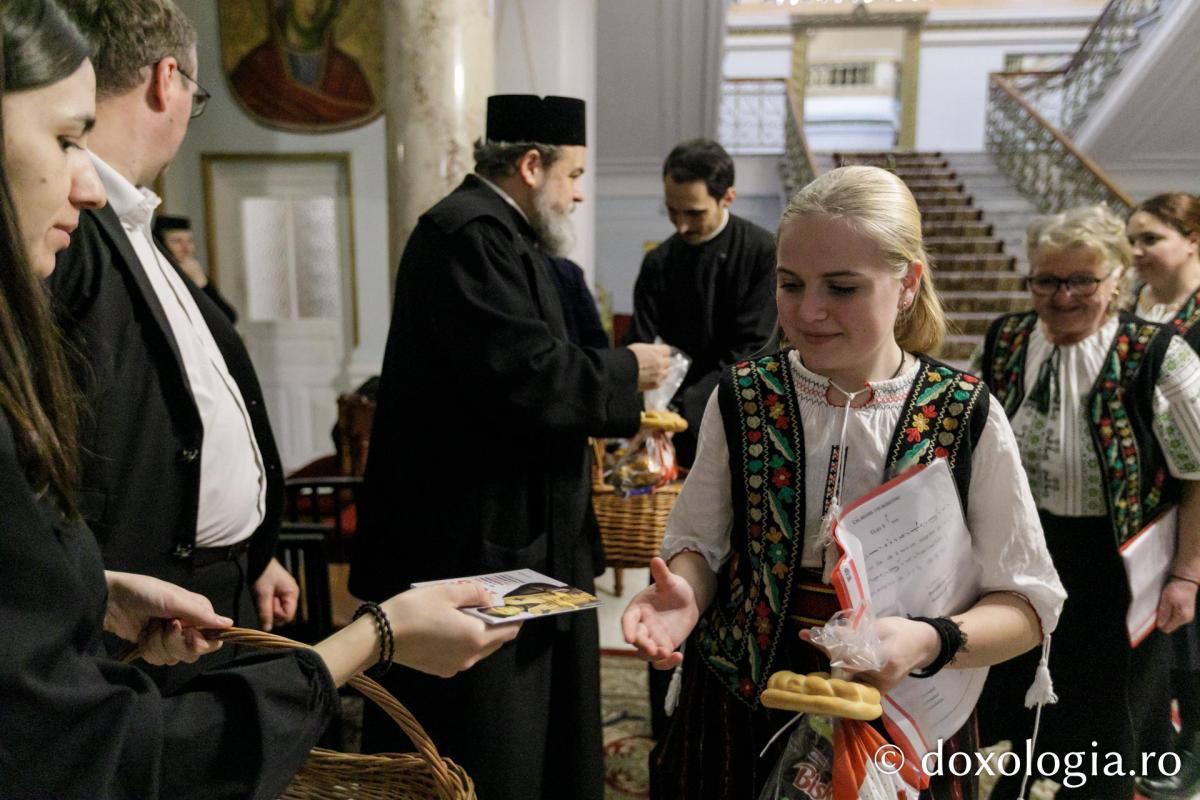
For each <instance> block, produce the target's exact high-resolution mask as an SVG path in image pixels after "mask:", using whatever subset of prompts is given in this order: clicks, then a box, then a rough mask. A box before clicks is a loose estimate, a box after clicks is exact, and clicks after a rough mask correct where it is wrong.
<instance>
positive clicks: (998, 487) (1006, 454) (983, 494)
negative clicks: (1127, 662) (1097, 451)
mask: <svg viewBox="0 0 1200 800" xmlns="http://www.w3.org/2000/svg"><path fill="white" fill-rule="evenodd" d="M971 475H972V480H971V487H970V490H969V491H970V502H969V503H968V504H967V508H968V513H967V527H969V528H970V530H971V538H972V542H973V544H972V550H973V552H974V555H975V562H976V563H977V564H978V565H979V570H980V584H981V586H982V589H983V592H984V593H985V594H986V593H989V592H1012V593H1015V594H1019V595H1021V596H1023V597H1025V598H1026V599H1027V600H1028V601H1029V604H1030V605H1031V606H1033V610H1034V611H1035V612H1036V613H1037V616H1038V620H1039V622H1040V623H1041V626H1042V630H1043V631H1044V632H1046V633H1050V632H1052V631H1053V630H1054V628H1055V627H1056V626H1057V625H1058V618H1059V614H1060V613H1061V612H1062V606H1063V601H1064V600H1066V597H1067V593H1066V591H1065V590H1064V589H1063V586H1062V582H1061V581H1060V580H1059V578H1058V572H1057V570H1055V568H1054V562H1053V561H1052V560H1051V558H1050V551H1049V550H1048V549H1047V548H1046V538H1045V534H1044V533H1043V532H1042V523H1041V521H1040V520H1039V518H1038V513H1037V508H1036V506H1035V505H1034V502H1033V495H1032V494H1030V491H1029V484H1028V482H1027V481H1026V478H1025V471H1024V470H1023V469H1022V467H1021V457H1020V453H1019V451H1018V450H1017V442H1016V439H1015V438H1014V437H1013V433H1012V429H1011V428H1010V427H1009V425H1008V419H1007V418H1006V417H1005V415H1004V409H1003V408H1002V407H1001V406H1000V404H999V403H991V404H990V406H989V407H988V418H987V425H986V426H985V427H984V429H983V434H982V435H981V436H980V437H979V444H977V445H976V446H975V450H974V452H973V453H972V456H971Z"/></svg>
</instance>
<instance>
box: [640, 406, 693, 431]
mask: <svg viewBox="0 0 1200 800" xmlns="http://www.w3.org/2000/svg"><path fill="white" fill-rule="evenodd" d="M642 427H643V428H655V429H657V430H660V431H668V432H670V433H679V432H680V431H686V430H687V427H688V423H687V420H686V419H684V418H683V417H681V416H680V415H679V414H676V413H675V412H674V411H643V412H642Z"/></svg>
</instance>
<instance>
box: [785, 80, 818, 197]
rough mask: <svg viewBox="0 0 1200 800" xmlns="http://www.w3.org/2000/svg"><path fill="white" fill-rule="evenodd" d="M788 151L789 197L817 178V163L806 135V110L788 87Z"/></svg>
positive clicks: (786, 165) (787, 180) (787, 187)
mask: <svg viewBox="0 0 1200 800" xmlns="http://www.w3.org/2000/svg"><path fill="white" fill-rule="evenodd" d="M787 110H788V115H787V131H786V135H787V150H786V152H785V153H784V162H783V183H784V187H785V188H786V190H787V194H788V197H791V196H792V195H793V194H795V193H796V192H797V191H799V190H800V188H801V187H803V186H804V185H805V184H807V183H809V182H811V181H812V179H813V178H815V177H817V175H818V174H819V173H818V170H817V161H816V159H815V158H813V154H812V150H811V149H810V148H809V146H808V137H807V136H805V135H804V110H803V109H802V108H801V107H800V99H799V98H798V97H796V93H795V91H793V90H792V87H791V86H788V87H787Z"/></svg>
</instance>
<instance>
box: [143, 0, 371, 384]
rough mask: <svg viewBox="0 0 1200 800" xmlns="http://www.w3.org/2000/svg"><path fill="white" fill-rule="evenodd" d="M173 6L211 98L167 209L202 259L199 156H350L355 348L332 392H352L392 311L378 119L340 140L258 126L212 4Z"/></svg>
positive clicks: (170, 180)
mask: <svg viewBox="0 0 1200 800" xmlns="http://www.w3.org/2000/svg"><path fill="white" fill-rule="evenodd" d="M177 2H178V4H179V6H180V8H182V9H183V10H184V12H185V13H186V14H187V15H188V16H189V17H190V18H191V19H192V21H193V22H194V23H195V25H196V28H197V34H198V37H199V44H198V48H197V50H198V53H199V60H200V75H199V80H200V82H201V83H203V84H204V88H205V89H207V90H208V91H209V92H211V93H212V96H213V99H212V100H211V101H210V102H209V104H208V107H207V108H206V109H205V111H204V114H203V116H201V117H200V118H198V119H195V120H192V123H191V127H190V129H189V132H188V136H187V139H185V140H184V143H183V147H182V148H181V149H180V151H179V155H178V156H177V157H176V159H175V162H174V163H173V164H172V165H171V169H170V170H169V171H168V172H167V175H166V178H165V201H166V208H167V210H168V211H169V212H170V213H172V214H182V215H185V216H188V217H191V218H192V220H193V226H194V227H195V228H196V232H197V236H196V239H197V243H198V246H199V248H200V257H201V259H202V260H203V259H206V258H207V253H206V252H205V242H204V238H205V237H204V231H205V230H206V228H205V225H206V220H205V218H204V191H203V186H202V182H201V175H200V154H201V153H332V152H347V153H349V154H350V159H351V182H352V186H353V189H354V220H353V228H354V248H355V254H356V255H355V262H356V265H355V272H356V277H357V287H358V288H357V295H358V296H357V301H358V329H359V344H358V346H357V347H356V348H353V350H352V351H351V352H350V353H349V361H348V363H347V365H346V375H345V377H344V379H343V381H342V383H343V385H341V386H338V387H335V388H337V389H339V390H344V389H348V388H353V385H356V384H357V383H358V382H361V380H362V379H364V378H365V377H366V376H368V375H372V374H375V373H377V372H378V371H379V366H380V364H381V363H382V361H383V347H384V343H385V341H386V339H387V329H388V322H389V315H390V309H391V295H390V287H389V283H388V267H389V265H388V242H387V233H386V232H387V226H388V216H387V166H386V163H385V156H384V135H383V119H382V118H380V119H378V120H375V121H374V122H372V123H370V124H369V125H367V126H365V127H362V128H358V129H355V130H352V131H348V132H345V133H336V134H323V135H306V134H296V133H284V132H281V131H273V130H269V129H267V128H264V127H262V126H260V125H258V124H257V123H255V122H253V121H252V120H251V119H250V118H249V117H248V116H246V115H245V114H244V113H242V111H241V109H240V107H239V106H238V105H237V104H236V101H235V100H234V99H233V98H232V97H231V96H230V93H229V89H228V87H227V84H226V82H225V79H224V77H223V76H222V75H221V58H220V45H219V39H218V31H217V10H216V3H213V2H206V1H205V0H177ZM205 263H207V262H205ZM347 344H349V343H347Z"/></svg>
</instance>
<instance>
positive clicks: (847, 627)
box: [759, 608, 927, 800]
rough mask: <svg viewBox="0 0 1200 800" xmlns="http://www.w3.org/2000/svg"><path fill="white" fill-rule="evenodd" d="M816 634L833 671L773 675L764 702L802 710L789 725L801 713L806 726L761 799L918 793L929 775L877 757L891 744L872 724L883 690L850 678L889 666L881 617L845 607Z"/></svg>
mask: <svg viewBox="0 0 1200 800" xmlns="http://www.w3.org/2000/svg"><path fill="white" fill-rule="evenodd" d="M809 638H810V641H812V642H813V643H816V644H820V645H821V647H822V648H823V649H825V651H826V652H828V653H829V661H830V665H831V666H832V668H833V675H830V674H829V673H827V672H814V673H810V674H808V675H799V674H796V673H794V672H789V671H787V670H780V671H779V672H776V673H774V674H773V675H771V676H770V678H768V679H767V687H766V688H765V689H764V690H763V692H762V695H761V696H760V697H759V700H760V701H761V702H762V704H763V705H764V706H766V707H767V708H775V709H780V710H783V711H791V712H796V714H797V717H795V718H793V720H792V722H789V723H788V725H791V724H792V723H793V722H795V721H796V719H797V718H798V719H799V720H800V724H799V725H798V726H797V727H796V729H795V730H794V731H793V732H792V733H791V735H790V736H789V738H788V741H787V743H786V745H785V746H784V748H783V752H782V753H781V754H780V755H779V756H778V757H777V760H776V763H775V768H774V770H773V771H772V773H771V775H770V777H769V778H768V780H767V783H766V786H765V787H764V788H763V791H762V793H761V794H760V795H759V800H790V799H791V798H797V799H799V798H817V797H820V798H831V799H832V800H859V798H875V797H888V798H893V797H896V798H916V797H917V796H918V793H919V789H920V787H921V786H922V784H926V785H927V781H923V780H922V777H923V776H922V774H921V773H920V771H919V770H918V769H917V767H916V765H915V764H906V763H900V764H899V765H897V766H898V771H897V772H895V773H891V772H887V771H883V770H881V769H880V767H879V763H878V762H877V761H876V754H877V753H879V752H880V751H881V748H883V747H885V745H887V742H886V740H884V738H883V737H882V736H881V735H880V733H879V732H878V731H876V730H875V728H874V727H872V726H871V724H870V722H871V721H872V720H876V719H879V718H880V717H881V716H882V715H883V707H882V705H881V700H882V698H881V697H880V694H879V690H878V689H876V688H875V687H873V686H869V685H867V684H865V683H861V682H858V681H854V680H847V679H846V678H847V677H848V676H849V674H850V673H849V672H848V671H847V668H850V669H852V670H855V671H859V670H878V669H881V668H882V667H883V666H884V663H885V660H886V659H885V658H884V654H883V647H882V645H881V643H880V641H879V638H878V636H876V635H875V632H874V617H873V616H872V615H871V614H870V612H869V610H866V609H865V608H860V609H859V610H858V611H857V612H846V611H841V612H838V613H837V614H835V615H834V616H833V617H832V618H831V619H830V620H829V622H827V623H826V624H825V626H824V627H821V628H813V629H810V630H809ZM786 728H787V726H784V728H783V729H782V730H781V731H780V733H782V732H783V730H786ZM777 735H778V734H777ZM765 752H766V751H765V750H764V753H765Z"/></svg>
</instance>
